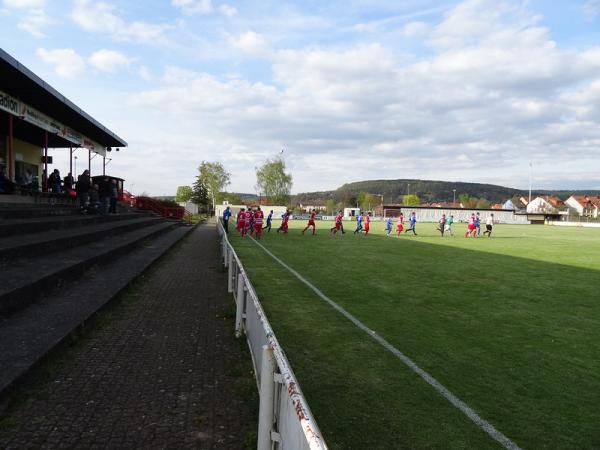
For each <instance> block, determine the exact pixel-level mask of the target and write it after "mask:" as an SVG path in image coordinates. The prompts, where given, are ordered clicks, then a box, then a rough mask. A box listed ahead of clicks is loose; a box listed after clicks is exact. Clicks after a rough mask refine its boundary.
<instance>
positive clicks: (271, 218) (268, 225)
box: [263, 210, 273, 233]
mask: <svg viewBox="0 0 600 450" xmlns="http://www.w3.org/2000/svg"><path fill="white" fill-rule="evenodd" d="M272 220H273V210H271V212H269V215H268V216H267V224H266V225H265V227H264V228H263V230H264V229H265V228H266V229H267V232H269V233H270V232H271V221H272Z"/></svg>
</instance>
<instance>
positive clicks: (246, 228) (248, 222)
mask: <svg viewBox="0 0 600 450" xmlns="http://www.w3.org/2000/svg"><path fill="white" fill-rule="evenodd" d="M253 217H254V213H253V212H252V210H251V209H250V208H248V209H247V210H246V212H245V213H244V224H243V226H242V236H246V233H248V232H249V231H251V229H250V226H251V224H252V219H253Z"/></svg>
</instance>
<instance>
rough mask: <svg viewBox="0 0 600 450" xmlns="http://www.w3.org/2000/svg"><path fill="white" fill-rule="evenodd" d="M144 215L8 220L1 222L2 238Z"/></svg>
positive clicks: (128, 214)
mask: <svg viewBox="0 0 600 450" xmlns="http://www.w3.org/2000/svg"><path fill="white" fill-rule="evenodd" d="M143 215H146V214H144V213H143V212H129V213H125V214H108V215H105V216H102V215H84V214H78V215H63V216H50V217H48V216H46V217H32V218H28V219H7V220H2V221H1V222H0V236H3V237H6V236H15V235H20V234H27V233H37V232H43V231H49V230H60V229H64V228H75V227H79V226H87V225H95V224H99V223H105V222H112V221H119V220H129V219H134V218H136V217H141V216H143Z"/></svg>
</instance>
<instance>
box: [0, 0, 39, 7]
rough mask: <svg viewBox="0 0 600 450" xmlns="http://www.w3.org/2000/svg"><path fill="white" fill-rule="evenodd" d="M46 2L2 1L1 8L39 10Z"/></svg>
mask: <svg viewBox="0 0 600 450" xmlns="http://www.w3.org/2000/svg"><path fill="white" fill-rule="evenodd" d="M45 5H46V0H2V6H4V7H5V8H9V9H40V8H43V7H44V6H45Z"/></svg>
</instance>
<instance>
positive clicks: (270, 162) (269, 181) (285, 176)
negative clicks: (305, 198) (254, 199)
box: [255, 157, 292, 205]
mask: <svg viewBox="0 0 600 450" xmlns="http://www.w3.org/2000/svg"><path fill="white" fill-rule="evenodd" d="M255 187H256V190H257V191H258V192H259V195H260V196H263V195H264V196H265V197H267V201H268V202H269V204H271V205H287V204H289V203H290V194H291V191H292V174H290V173H285V161H284V160H283V159H282V158H279V157H277V158H274V159H267V160H266V161H265V162H264V164H263V165H262V166H260V167H257V168H256V186H255Z"/></svg>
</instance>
